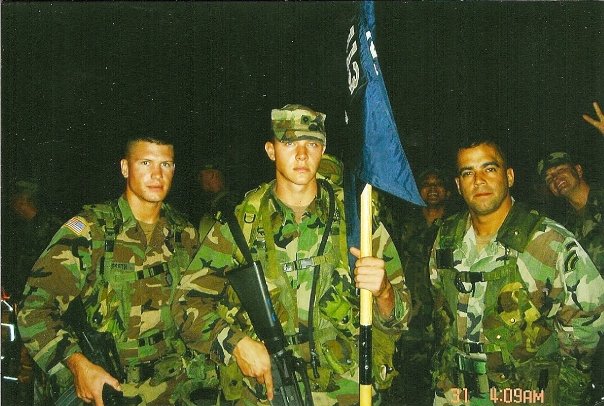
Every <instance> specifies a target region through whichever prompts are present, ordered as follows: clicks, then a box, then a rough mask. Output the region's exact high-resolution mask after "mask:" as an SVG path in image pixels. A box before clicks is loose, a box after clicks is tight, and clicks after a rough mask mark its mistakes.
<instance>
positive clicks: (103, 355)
mask: <svg viewBox="0 0 604 406" xmlns="http://www.w3.org/2000/svg"><path fill="white" fill-rule="evenodd" d="M63 321H64V322H65V323H66V324H67V325H68V326H69V327H71V329H72V330H73V332H74V333H75V335H76V337H77V338H78V344H79V345H80V348H81V349H82V354H84V356H85V357H86V358H88V360H89V361H91V362H93V363H95V364H96V365H99V366H100V367H102V368H103V369H104V370H105V371H107V372H108V373H109V374H111V376H113V377H115V378H117V380H119V381H120V382H124V380H125V376H124V372H123V369H122V367H121V365H120V359H119V356H118V353H117V347H116V345H115V340H114V339H113V336H112V335H111V333H108V332H106V333H101V332H98V331H96V330H94V329H93V328H92V327H91V326H90V325H89V324H88V322H87V320H86V311H85V310H84V305H83V303H82V299H81V298H80V297H76V298H75V299H74V300H73V301H72V302H71V303H70V304H69V307H68V308H67V311H66V312H65V314H64V315H63ZM80 402H81V401H80V400H79V399H78V396H77V394H76V390H75V385H71V386H70V387H69V388H68V389H67V390H66V391H64V392H63V393H62V394H61V396H59V398H58V399H57V400H56V401H55V406H74V405H79V404H80ZM103 403H104V404H105V406H122V405H124V404H125V402H124V398H123V395H122V392H120V391H117V390H115V389H113V388H112V387H111V386H109V385H107V384H105V386H104V387H103Z"/></svg>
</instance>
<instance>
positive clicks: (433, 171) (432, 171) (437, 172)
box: [417, 168, 446, 186]
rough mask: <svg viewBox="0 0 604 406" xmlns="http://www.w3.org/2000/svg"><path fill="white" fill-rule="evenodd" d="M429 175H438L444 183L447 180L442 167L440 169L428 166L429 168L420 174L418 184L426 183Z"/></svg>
mask: <svg viewBox="0 0 604 406" xmlns="http://www.w3.org/2000/svg"><path fill="white" fill-rule="evenodd" d="M428 176H436V177H437V178H438V179H440V180H442V181H443V183H444V182H445V180H446V179H445V176H444V174H443V172H442V171H441V170H440V169H438V168H428V169H424V170H423V171H422V172H421V173H420V174H419V176H418V177H417V184H418V186H421V184H422V183H424V181H425V180H426V178H427V177H428Z"/></svg>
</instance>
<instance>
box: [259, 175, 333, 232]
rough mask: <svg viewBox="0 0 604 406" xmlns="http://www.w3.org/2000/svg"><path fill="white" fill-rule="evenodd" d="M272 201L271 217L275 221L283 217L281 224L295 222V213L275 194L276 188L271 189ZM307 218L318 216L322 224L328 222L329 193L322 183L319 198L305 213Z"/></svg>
mask: <svg viewBox="0 0 604 406" xmlns="http://www.w3.org/2000/svg"><path fill="white" fill-rule="evenodd" d="M269 192H270V199H269V205H270V209H271V212H272V214H271V217H272V219H273V220H274V219H275V218H276V216H281V221H280V222H281V224H282V225H283V224H285V222H286V221H287V220H288V219H291V220H292V221H294V212H293V210H292V209H291V208H290V207H289V206H288V205H286V204H285V203H283V201H281V199H279V197H277V195H276V194H275V187H274V184H273V186H272V187H271V188H270V189H269ZM304 215H305V216H313V215H315V216H318V217H319V219H320V220H321V222H322V223H324V224H325V223H326V222H327V217H328V215H329V193H328V192H327V190H325V189H324V188H323V187H322V186H321V182H317V196H316V197H315V198H314V199H313V201H312V202H310V204H309V205H308V207H307V208H306V211H305V213H304Z"/></svg>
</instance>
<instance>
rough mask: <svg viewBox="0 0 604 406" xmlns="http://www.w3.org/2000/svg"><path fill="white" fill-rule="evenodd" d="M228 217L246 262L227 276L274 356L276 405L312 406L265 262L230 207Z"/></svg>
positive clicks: (272, 371)
mask: <svg viewBox="0 0 604 406" xmlns="http://www.w3.org/2000/svg"><path fill="white" fill-rule="evenodd" d="M223 217H224V218H226V220H227V222H228V224H229V228H230V229H231V234H232V235H233V238H234V239H235V242H236V244H237V246H238V247H239V249H240V250H241V253H242V254H243V256H244V258H245V261H246V262H247V264H245V265H243V266H241V267H239V268H236V269H233V270H231V271H229V272H227V273H226V276H227V278H228V280H229V282H230V283H231V286H232V287H233V289H234V290H235V293H236V294H237V296H238V297H239V300H240V301H241V305H242V306H243V308H244V309H245V310H246V311H247V313H248V315H249V316H250V320H251V322H252V325H253V326H254V330H255V331H256V335H257V336H258V338H259V339H260V340H262V341H263V342H264V345H265V346H266V349H267V351H268V353H269V355H270V357H271V374H272V376H273V386H274V394H275V396H274V398H273V400H272V402H271V404H272V405H273V406H282V405H283V406H303V405H305V404H306V405H308V406H312V404H313V403H312V395H311V393H310V385H309V381H308V377H307V375H306V364H305V363H304V361H302V360H301V359H298V358H296V357H294V355H293V353H292V351H291V350H287V349H286V347H287V341H286V339H285V333H284V332H283V327H282V326H281V322H280V321H279V319H278V318H277V314H276V313H275V309H274V307H273V303H272V302H271V297H270V295H269V293H268V287H267V286H266V280H265V279H264V272H263V271H262V266H261V264H260V263H259V262H258V261H254V260H253V259H252V255H251V253H250V250H249V247H248V246H247V243H246V242H245V237H244V236H243V232H242V231H241V227H239V223H237V220H236V219H235V217H234V216H233V215H232V211H227V212H226V214H225V215H224V216H223ZM296 371H298V372H299V373H300V374H301V376H302V379H304V382H305V387H306V403H305V402H304V400H303V398H302V394H301V391H300V386H299V383H298V381H297V380H296Z"/></svg>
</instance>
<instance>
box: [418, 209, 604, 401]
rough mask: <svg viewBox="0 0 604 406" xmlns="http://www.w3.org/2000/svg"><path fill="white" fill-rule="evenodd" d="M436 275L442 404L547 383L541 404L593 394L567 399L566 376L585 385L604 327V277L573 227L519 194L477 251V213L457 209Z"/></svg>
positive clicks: (435, 259)
mask: <svg viewBox="0 0 604 406" xmlns="http://www.w3.org/2000/svg"><path fill="white" fill-rule="evenodd" d="M430 278H431V281H432V284H433V287H434V292H435V310H436V312H435V331H436V334H437V346H438V347H437V350H438V352H437V353H436V355H435V357H434V364H435V371H434V373H433V376H434V382H435V385H436V398H435V402H434V404H435V405H460V404H471V405H492V404H504V403H509V400H510V399H509V397H508V398H507V402H506V401H505V400H506V399H505V398H504V397H503V395H504V394H505V393H513V391H514V390H520V388H522V389H523V390H529V391H537V392H538V391H539V390H541V389H544V394H543V397H542V399H543V403H542V402H540V401H536V402H535V401H534V402H535V403H536V404H537V403H538V404H547V405H561V406H570V405H571V404H584V403H578V402H580V401H578V400H577V399H576V398H577V397H579V396H574V395H575V394H574V393H562V394H560V395H561V396H560V399H558V379H569V380H573V381H574V382H576V386H575V387H574V388H573V389H574V392H576V394H581V392H582V391H583V390H584V389H585V387H581V386H580V385H586V384H587V379H588V377H586V376H585V374H582V373H581V372H579V370H588V369H589V366H590V364H591V355H592V354H593V352H594V349H595V347H596V345H597V343H598V339H599V337H598V334H602V333H603V332H604V315H603V314H602V313H603V311H604V280H603V279H602V278H601V277H600V275H599V274H598V272H597V270H596V269H595V267H594V265H593V263H592V262H591V260H590V259H589V257H588V256H587V254H586V253H585V251H584V250H583V249H582V248H581V246H580V245H579V244H578V243H577V241H576V240H575V239H574V238H573V236H572V235H571V234H570V233H569V232H568V231H567V230H566V229H564V228H563V227H561V226H560V225H559V224H557V223H556V222H554V221H553V220H550V219H548V218H546V217H541V216H538V215H536V214H533V213H529V212H528V211H526V210H524V209H522V208H521V207H519V205H518V204H514V206H513V207H512V210H511V211H510V213H509V214H508V216H507V217H506V220H505V221H504V223H503V224H502V226H501V227H500V228H499V231H498V233H497V236H496V238H493V239H492V240H491V241H490V242H488V243H487V245H486V246H484V248H483V249H482V250H480V251H478V250H477V249H476V236H475V233H474V229H473V228H472V227H471V222H470V221H469V216H468V214H458V215H456V216H453V217H451V218H449V219H447V220H446V221H445V222H444V223H443V225H442V226H441V228H440V230H439V234H438V236H437V239H436V242H435V244H434V250H433V252H432V255H431V258H430ZM560 371H561V372H560ZM561 375H562V376H561ZM472 388H475V390H476V392H475V393H474V396H473V394H472ZM489 388H490V389H489ZM506 388H507V389H506ZM466 389H467V390H468V392H465V390H466ZM506 391H507V392H506ZM477 392H479V393H481V395H480V396H479V395H476V393H477ZM523 393H524V392H523ZM466 394H467V395H468V397H470V398H471V399H470V402H464V400H465V399H464V398H465V397H466ZM530 394H531V396H532V395H534V392H530ZM492 395H495V396H497V398H498V399H499V402H492V401H491V400H490V399H491V396H492ZM573 397H575V399H573ZM518 403H529V402H528V401H527V400H526V398H523V399H522V400H520V401H519V402H518Z"/></svg>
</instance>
